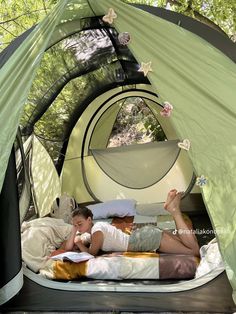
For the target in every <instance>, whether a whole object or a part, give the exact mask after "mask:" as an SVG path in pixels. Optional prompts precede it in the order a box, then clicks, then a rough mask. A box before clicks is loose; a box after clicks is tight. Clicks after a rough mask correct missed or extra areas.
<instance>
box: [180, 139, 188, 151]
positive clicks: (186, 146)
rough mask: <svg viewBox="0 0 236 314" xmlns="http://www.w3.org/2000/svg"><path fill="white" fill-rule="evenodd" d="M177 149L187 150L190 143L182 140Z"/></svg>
mask: <svg viewBox="0 0 236 314" xmlns="http://www.w3.org/2000/svg"><path fill="white" fill-rule="evenodd" d="M178 146H179V148H182V149H184V150H189V149H190V146H191V142H190V140H188V139H187V138H186V139H184V140H183V142H179V143H178Z"/></svg>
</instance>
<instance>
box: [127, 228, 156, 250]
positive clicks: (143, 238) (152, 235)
mask: <svg viewBox="0 0 236 314" xmlns="http://www.w3.org/2000/svg"><path fill="white" fill-rule="evenodd" d="M161 238H162V230H161V229H159V228H157V227H155V226H151V225H149V226H144V227H142V228H140V229H136V230H134V231H133V232H132V234H131V235H130V238H129V245H128V250H129V251H132V252H150V251H156V250H158V249H159V247H160V243H161Z"/></svg>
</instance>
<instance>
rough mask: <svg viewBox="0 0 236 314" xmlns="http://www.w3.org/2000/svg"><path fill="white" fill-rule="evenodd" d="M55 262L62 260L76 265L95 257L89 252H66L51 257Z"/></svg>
mask: <svg viewBox="0 0 236 314" xmlns="http://www.w3.org/2000/svg"><path fill="white" fill-rule="evenodd" d="M50 258H51V259H53V260H61V261H63V262H64V261H70V262H74V263H80V262H83V261H87V260H89V259H91V258H94V256H93V255H92V254H90V253H87V252H64V253H61V254H58V255H54V256H51V257H50Z"/></svg>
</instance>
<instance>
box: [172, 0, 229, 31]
mask: <svg viewBox="0 0 236 314" xmlns="http://www.w3.org/2000/svg"><path fill="white" fill-rule="evenodd" d="M167 3H169V4H170V5H171V6H172V5H177V6H178V7H181V6H182V4H181V3H180V2H179V1H177V0H167ZM184 12H187V13H193V14H194V17H195V18H196V20H198V21H200V22H202V23H204V24H206V25H208V26H210V27H211V28H213V29H215V30H217V31H218V32H220V33H222V34H224V35H226V36H227V37H228V35H227V34H226V33H225V32H224V31H223V29H222V28H221V27H219V26H218V25H217V24H215V23H214V22H212V21H211V20H210V19H208V18H207V17H205V16H204V15H202V14H200V13H199V12H198V11H195V10H194V9H193V8H192V1H189V4H188V7H187V9H186V10H185V11H184Z"/></svg>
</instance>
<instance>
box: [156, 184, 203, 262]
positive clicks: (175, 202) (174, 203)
mask: <svg viewBox="0 0 236 314" xmlns="http://www.w3.org/2000/svg"><path fill="white" fill-rule="evenodd" d="M181 196H182V193H177V191H176V190H171V191H170V192H169V194H168V196H167V200H166V203H165V205H164V207H165V209H166V210H167V211H168V212H169V213H170V214H171V215H172V216H173V218H174V220H175V224H176V229H177V231H176V233H177V235H178V237H176V236H175V235H173V234H171V233H169V232H167V231H163V234H162V238H161V244H160V247H159V251H160V252H164V253H177V254H193V255H196V256H199V245H198V242H197V239H196V236H195V234H194V232H193V230H191V229H190V228H189V227H188V225H187V224H186V222H185V221H184V218H183V216H182V213H181V210H180V200H181Z"/></svg>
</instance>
